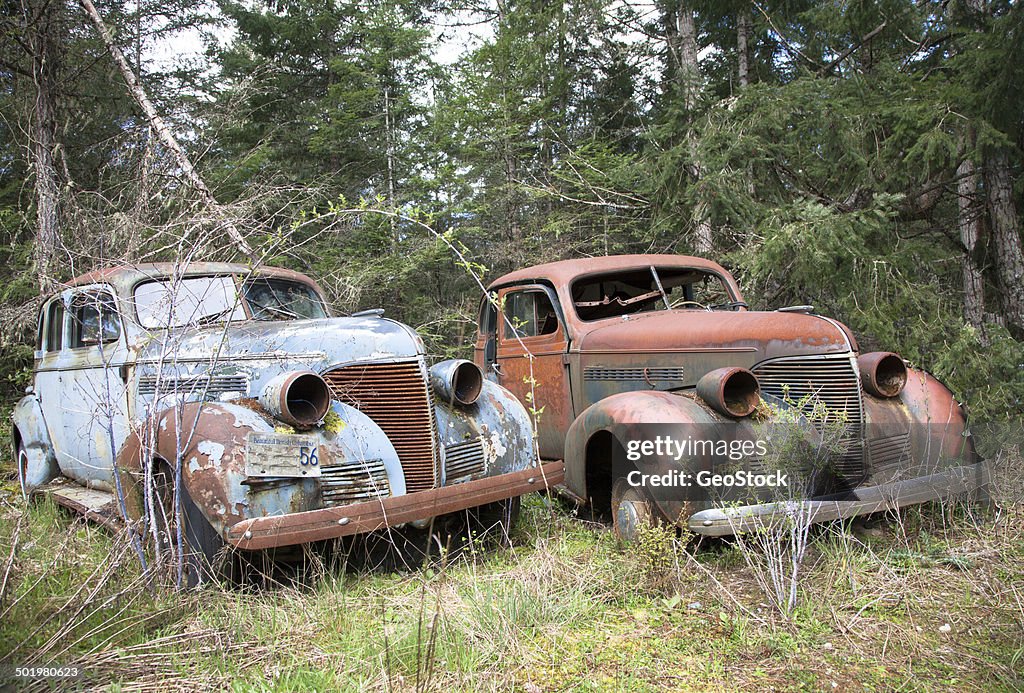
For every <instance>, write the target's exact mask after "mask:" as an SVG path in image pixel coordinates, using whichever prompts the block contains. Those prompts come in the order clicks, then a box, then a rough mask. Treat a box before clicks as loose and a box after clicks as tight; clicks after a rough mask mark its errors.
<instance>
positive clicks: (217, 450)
mask: <svg viewBox="0 0 1024 693" xmlns="http://www.w3.org/2000/svg"><path fill="white" fill-rule="evenodd" d="M196 449H197V450H199V452H201V453H202V454H204V455H206V457H207V458H208V459H209V460H210V464H211V465H213V466H214V467H220V461H221V458H222V457H224V446H223V445H221V444H220V443H217V442H214V441H212V440H202V441H200V442H199V444H198V445H197V446H196Z"/></svg>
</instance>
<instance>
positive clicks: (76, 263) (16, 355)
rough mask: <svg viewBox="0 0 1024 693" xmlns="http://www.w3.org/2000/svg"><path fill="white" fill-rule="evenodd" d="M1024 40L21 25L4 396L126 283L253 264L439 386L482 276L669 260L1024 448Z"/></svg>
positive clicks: (414, 4) (22, 17) (931, 33)
mask: <svg viewBox="0 0 1024 693" xmlns="http://www.w3.org/2000/svg"><path fill="white" fill-rule="evenodd" d="M90 14H92V15H93V17H92V20H91V18H90ZM97 17H99V18H102V21H103V23H104V24H105V26H106V27H107V29H108V30H109V32H110V35H111V37H112V42H113V44H114V45H115V46H116V47H117V48H118V49H120V51H121V52H122V53H123V55H124V58H125V62H126V66H127V67H128V68H130V70H131V71H132V72H133V73H134V74H135V75H137V76H138V79H139V82H140V85H141V87H142V89H144V91H145V92H146V94H148V97H149V99H150V100H151V101H152V103H153V106H154V107H155V110H156V112H157V113H159V114H160V115H161V116H162V117H163V120H164V124H165V125H166V128H167V130H168V131H169V132H171V133H173V135H174V136H175V137H176V138H177V141H178V142H180V144H181V147H182V150H183V151H182V152H181V153H182V154H184V155H185V157H186V158H187V159H188V162H190V163H191V164H194V166H195V173H197V174H198V175H192V172H191V171H189V170H186V169H187V167H186V166H183V163H182V162H183V159H182V158H181V157H179V156H177V154H176V153H175V152H173V151H171V148H169V147H168V146H167V144H166V140H165V139H162V138H161V137H160V134H161V133H160V132H159V125H160V124H158V123H157V124H155V123H154V121H153V119H152V118H151V117H148V116H147V114H146V113H145V112H144V110H143V109H142V108H140V103H139V100H138V98H137V97H136V96H134V95H133V93H132V91H131V90H130V89H129V88H128V86H127V85H126V81H125V79H124V78H123V74H122V72H123V70H120V69H119V67H118V65H117V64H116V63H115V60H114V59H113V58H112V56H111V51H110V50H108V46H105V45H104V42H103V40H102V39H101V36H100V33H99V32H98V31H97V26H96V23H95V21H93V20H95V19H96V18H97ZM196 36H202V37H204V38H205V45H206V49H205V51H203V52H202V53H200V54H198V55H195V56H193V57H191V58H189V59H184V58H182V59H178V60H172V61H169V62H168V61H159V60H156V57H158V56H159V55H166V54H167V53H168V51H170V52H171V53H172V54H173V52H174V50H175V46H176V44H181V43H182V42H184V41H185V38H187V37H196ZM465 36H471V37H475V38H474V40H472V41H470V42H469V43H468V44H467V45H466V47H465V49H464V50H463V52H461V53H460V54H458V55H455V54H454V49H453V46H456V45H461V44H459V43H458V41H459V39H460V37H465ZM1022 36H1024V7H1021V6H1020V4H1019V3H1018V4H1014V3H1009V2H1004V1H1001V0H993V1H991V2H989V1H986V0H946V1H943V2H930V1H927V0H917V1H911V0H886V1H884V2H877V3H875V2H859V1H856V0H854V1H849V2H837V3H827V4H824V5H819V4H817V3H811V2H801V1H791V2H775V1H772V0H766V1H764V2H753V3H752V2H747V1H744V0H731V1H729V2H702V1H699V0H682V1H677V2H664V1H662V0H659V1H658V2H655V3H639V2H630V1H626V0H567V1H566V2H554V3H553V2H546V1H538V0H530V1H509V0H498V1H497V2H490V1H489V0H482V1H481V2H472V1H467V0H401V1H399V2H382V1H381V0H369V1H368V2H367V1H360V2H345V1H340V0H339V1H336V0H327V1H326V2H325V1H322V0H320V1H316V2H311V1H308V0H276V1H273V2H233V1H231V0H219V1H218V2H216V3H214V4H211V3H207V4H203V5H196V4H195V3H192V2H182V1H181V0H160V1H159V2H153V1H151V0H137V1H135V2H120V1H115V2H108V1H104V2H100V3H98V4H97V5H95V6H94V5H93V3H92V2H89V0H81V2H79V3H75V2H67V1H65V0H12V1H11V2H7V3H5V4H4V6H3V11H2V14H0V239H2V243H0V316H2V322H3V329H2V331H0V333H2V334H0V339H2V346H0V349H2V353H0V383H2V391H3V396H4V398H5V399H6V400H7V401H8V402H10V401H12V400H13V398H15V397H16V396H17V395H18V394H19V393H20V392H21V390H22V389H23V388H24V386H25V384H26V383H27V376H28V372H29V368H30V366H31V357H32V347H31V342H32V340H33V335H34V331H35V313H36V307H37V306H38V301H39V300H40V299H39V296H40V294H41V292H46V291H48V290H51V289H53V288H54V287H56V286H57V285H59V283H60V282H61V281H62V280H66V279H68V278H69V277H71V276H74V275H75V274H79V273H82V272H84V271H87V270H89V269H91V268H92V267H94V266H97V265H101V264H110V263H124V262H135V261H151V260H161V259H174V258H176V257H182V256H186V255H188V256H192V257H201V258H203V259H229V258H234V259H244V258H245V257H246V255H247V253H246V252H244V246H248V248H249V249H251V255H250V257H253V258H257V259H258V260H259V261H260V262H264V263H266V264H275V265H284V266H289V267H293V268H297V269H302V270H304V271H306V272H308V273H309V274H311V275H312V276H314V277H315V278H316V279H318V280H320V281H321V283H322V284H323V285H324V287H325V288H326V290H327V291H328V293H329V294H330V298H331V299H332V301H333V302H334V304H335V307H336V309H338V310H339V311H340V312H345V311H352V310H357V309H363V308H369V307H376V306H383V307H385V308H386V309H387V312H388V315H390V316H391V317H394V318H397V319H399V320H403V321H405V322H408V323H410V324H411V325H413V326H414V327H416V328H417V329H419V330H420V332H421V333H422V334H423V335H424V336H425V338H426V339H427V342H428V347H429V349H430V351H431V352H432V353H433V354H436V355H438V356H440V355H448V354H453V353H460V354H465V353H466V348H467V344H468V343H469V342H470V340H471V338H472V334H473V326H474V324H475V314H476V310H477V306H478V302H479V300H480V295H479V291H478V290H477V288H476V284H475V281H474V278H473V276H472V275H473V273H474V272H475V273H478V274H481V275H484V276H486V277H494V276H497V275H498V274H500V273H502V272H504V271H507V270H510V269H513V268H515V267H519V266H524V265H527V264H533V263H538V262H542V261H548V260H553V259H559V258H567V257H579V256H587V255H601V254H611V253H621V252H668V253H689V254H699V255H705V256H708V257H711V258H712V259H715V260H718V261H720V262H721V263H723V264H724V265H725V266H726V267H728V268H729V269H730V270H731V271H732V272H733V273H734V274H735V275H736V276H737V278H738V279H739V281H740V283H741V286H742V287H743V288H744V290H745V292H746V294H747V299H748V301H749V302H750V303H751V304H752V305H753V306H754V307H757V308H775V307H780V306H784V305H791V304H804V303H809V304H813V305H814V306H815V308H816V310H817V311H819V312H821V313H824V314H826V315H832V316H835V317H837V318H839V319H840V320H842V321H844V322H846V323H847V324H849V325H850V326H851V327H852V328H853V329H854V331H855V332H856V333H857V334H858V335H859V336H860V337H861V346H862V349H863V350H864V351H868V350H871V349H873V348H876V347H881V348H886V349H891V350H894V351H898V352H900V353H901V354H902V355H904V356H905V357H907V358H908V359H910V360H911V361H912V362H914V363H915V364H916V365H919V366H921V367H924V368H926V369H928V370H930V371H932V372H934V373H935V374H936V375H938V376H939V377H940V378H942V379H943V380H945V381H946V382H948V383H949V384H950V386H951V387H952V389H953V390H954V391H955V393H956V394H957V396H958V397H960V398H961V399H962V400H964V401H965V402H967V404H968V406H969V407H970V411H971V414H972V416H973V417H974V419H975V421H978V422H983V423H984V422H990V421H992V422H998V421H1006V420H1008V419H1017V418H1019V414H1020V411H1021V409H1022V398H1024V342H1022V339H1024V252H1022V247H1021V215H1020V210H1021V209H1022V205H1024V185H1022V181H1024V178H1022V165H1021V155H1020V153H1021V148H1022V143H1024V135H1022V133H1024V130H1022V124H1024V99H1022V95H1021V89H1022V87H1024V40H1022ZM183 37H185V38H183ZM193 40H194V39H193ZM441 53H443V54H444V55H443V56H441V55H440V54H441ZM203 187H205V188H207V190H206V191H204V190H202V188H203ZM434 232H436V233H434ZM439 235H440V236H443V237H444V238H445V239H446V240H447V241H448V242H450V243H451V244H454V245H455V246H456V247H458V248H460V249H462V250H463V251H464V253H465V256H466V257H467V258H468V259H469V260H470V264H469V266H468V267H467V266H460V265H459V264H458V263H457V262H456V259H455V257H454V256H453V254H452V253H451V251H450V250H449V248H448V246H447V245H446V244H445V243H443V242H441V240H440V239H439V237H438V236H439ZM4 418H5V419H6V417H4Z"/></svg>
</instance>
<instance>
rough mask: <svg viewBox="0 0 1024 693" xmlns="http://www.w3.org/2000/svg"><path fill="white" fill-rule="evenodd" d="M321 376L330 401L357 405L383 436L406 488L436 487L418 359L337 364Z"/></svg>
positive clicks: (428, 408) (430, 410) (430, 418)
mask: <svg viewBox="0 0 1024 693" xmlns="http://www.w3.org/2000/svg"><path fill="white" fill-rule="evenodd" d="M323 377H324V380H326V381H327V385H328V386H329V387H330V388H331V392H332V393H333V396H334V398H335V399H337V400H339V401H341V402H344V403H345V404H348V405H351V406H353V407H355V408H356V409H359V410H360V411H361V412H363V413H364V414H366V415H367V416H369V417H370V418H371V419H373V421H374V423H376V424H377V425H378V426H380V427H381V430H383V431H384V433H386V434H387V436H388V438H389V439H390V440H391V444H392V445H394V446H395V452H397V453H398V460H399V461H400V462H401V463H402V469H403V470H404V472H405V486H406V491H407V492H409V493H412V492H414V491H423V490H426V489H430V488H434V487H435V486H437V485H438V454H437V446H436V444H435V440H436V437H435V430H434V429H435V423H434V407H433V403H432V402H431V398H430V391H429V389H428V387H427V378H426V374H425V369H424V366H423V365H422V363H421V362H420V361H419V360H409V361H398V362H388V363H360V364H355V365H351V366H342V367H341V368H336V369H335V370H332V371H328V372H327V373H324V374H323Z"/></svg>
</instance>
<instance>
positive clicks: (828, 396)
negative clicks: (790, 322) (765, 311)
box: [751, 355, 866, 482]
mask: <svg viewBox="0 0 1024 693" xmlns="http://www.w3.org/2000/svg"><path fill="white" fill-rule="evenodd" d="M751 370H752V371H753V373H754V375H756V376H757V382H758V383H759V384H760V386H761V391H762V392H764V393H765V394H769V395H773V396H775V397H778V398H779V399H787V398H788V399H789V400H790V401H793V400H799V399H802V398H804V397H806V396H808V395H811V396H813V397H815V398H817V399H818V400H820V401H821V402H822V403H823V404H824V405H825V407H827V408H828V409H829V410H831V411H835V412H845V414H846V422H847V425H848V429H847V431H846V435H845V436H843V438H842V440H841V443H842V445H843V447H844V448H845V452H843V453H842V455H841V456H840V459H839V460H838V461H837V467H838V469H837V471H838V472H839V473H840V474H842V475H843V476H845V477H847V479H849V480H851V481H854V482H857V481H861V480H862V479H863V478H864V477H865V476H866V472H865V466H864V435H863V434H864V410H863V403H862V401H861V389H860V375H859V374H858V371H857V364H856V361H855V360H854V357H853V356H850V355H844V356H838V357H829V356H797V357H789V358H781V359H774V360H771V361H764V362H762V363H759V364H758V365H756V366H754V367H753V368H752V369H751Z"/></svg>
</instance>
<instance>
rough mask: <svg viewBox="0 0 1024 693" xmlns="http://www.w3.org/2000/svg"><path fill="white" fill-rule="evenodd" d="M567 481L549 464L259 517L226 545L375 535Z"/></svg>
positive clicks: (233, 532) (239, 527) (232, 532)
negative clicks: (303, 510) (387, 528)
mask: <svg viewBox="0 0 1024 693" xmlns="http://www.w3.org/2000/svg"><path fill="white" fill-rule="evenodd" d="M564 476H565V468H564V466H563V464H562V463H561V462H550V463H548V464H545V465H542V466H540V467H530V468H528V469H524V470H522V471H519V472H511V473H509V474H502V475H500V476H494V477H487V478H484V479H477V480H475V481H467V482H465V483H461V484H455V485H454V486H443V487H441V488H436V489H431V490H429V491H418V492H416V493H408V494H405V495H401V496H391V497H390V498H385V499H383V500H374V501H365V502H363V503H353V504H352V505H345V506H341V507H334V508H323V509H322V510H309V511H306V512H301V513H292V514H290V515H276V516H273V517H257V518H252V519H249V520H242V521H241V522H238V523H237V524H235V525H233V526H231V527H230V528H229V529H228V531H227V540H228V543H230V544H232V545H233V546H235V547H237V548H239V549H269V548H274V547H278V546H290V545H293V544H305V543H307V542H312V541H323V540H325V539H336V538H337V537H343V536H347V535H351V534H362V533H364V532H373V531H375V530H378V529H384V528H385V527H393V526H395V525H400V524H404V523H406V522H414V521H416V520H427V519H430V518H432V517H436V516H438V515H445V514H447V513H452V512H458V511H459V510H465V509H467V508H474V507H476V506H478V505H483V504H485V503H493V502H494V501H499V500H505V499H506V498H514V497H516V496H521V495H523V494H525V493H530V492H531V491H540V490H542V489H549V488H551V487H553V486H556V485H557V484H561V483H562V481H563V479H564Z"/></svg>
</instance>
